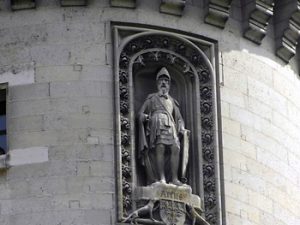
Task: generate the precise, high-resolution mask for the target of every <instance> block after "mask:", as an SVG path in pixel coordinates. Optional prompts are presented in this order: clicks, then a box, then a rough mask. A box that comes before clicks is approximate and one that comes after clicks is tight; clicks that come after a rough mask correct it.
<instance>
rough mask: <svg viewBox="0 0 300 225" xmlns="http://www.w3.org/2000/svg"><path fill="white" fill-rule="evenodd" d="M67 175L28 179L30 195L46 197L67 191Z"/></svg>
mask: <svg viewBox="0 0 300 225" xmlns="http://www.w3.org/2000/svg"><path fill="white" fill-rule="evenodd" d="M66 182H67V181H66V178H65V177H39V178H38V179H36V178H33V179H28V183H29V192H30V196H34V197H46V196H53V195H63V194H66V193H67V183H66Z"/></svg>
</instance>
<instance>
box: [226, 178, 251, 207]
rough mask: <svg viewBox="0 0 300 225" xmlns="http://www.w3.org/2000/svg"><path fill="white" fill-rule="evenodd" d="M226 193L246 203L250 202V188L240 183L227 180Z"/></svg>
mask: <svg viewBox="0 0 300 225" xmlns="http://www.w3.org/2000/svg"><path fill="white" fill-rule="evenodd" d="M225 190H226V195H228V196H230V197H231V198H234V199H235V200H238V201H242V202H244V203H248V202H249V195H248V189H247V188H246V187H243V186H240V185H238V184H234V183H230V182H225Z"/></svg>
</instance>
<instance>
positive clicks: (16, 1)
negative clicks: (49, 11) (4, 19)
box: [10, 0, 36, 10]
mask: <svg viewBox="0 0 300 225" xmlns="http://www.w3.org/2000/svg"><path fill="white" fill-rule="evenodd" d="M10 4H11V9H12V10H21V9H34V8H35V6H36V4H35V0H11V1H10Z"/></svg>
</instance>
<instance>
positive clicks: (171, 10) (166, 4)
mask: <svg viewBox="0 0 300 225" xmlns="http://www.w3.org/2000/svg"><path fill="white" fill-rule="evenodd" d="M184 7H185V1H182V0H162V1H161V4H160V12H162V13H167V14H172V15H176V16H182V13H183V10H184Z"/></svg>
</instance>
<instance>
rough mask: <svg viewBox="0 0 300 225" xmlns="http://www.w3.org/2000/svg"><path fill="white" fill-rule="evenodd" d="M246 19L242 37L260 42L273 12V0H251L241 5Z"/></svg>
mask: <svg viewBox="0 0 300 225" xmlns="http://www.w3.org/2000/svg"><path fill="white" fill-rule="evenodd" d="M242 7H243V10H244V15H245V19H246V24H245V32H244V37H245V38H247V39H249V40H250V41H253V42H254V43H256V44H261V42H262V40H263V39H264V37H265V36H266V33H267V27H268V24H269V20H270V18H271V17H272V16H273V12H274V10H273V9H274V0H251V1H250V2H249V3H247V4H245V5H243V6H242Z"/></svg>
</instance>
